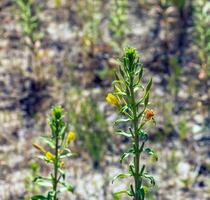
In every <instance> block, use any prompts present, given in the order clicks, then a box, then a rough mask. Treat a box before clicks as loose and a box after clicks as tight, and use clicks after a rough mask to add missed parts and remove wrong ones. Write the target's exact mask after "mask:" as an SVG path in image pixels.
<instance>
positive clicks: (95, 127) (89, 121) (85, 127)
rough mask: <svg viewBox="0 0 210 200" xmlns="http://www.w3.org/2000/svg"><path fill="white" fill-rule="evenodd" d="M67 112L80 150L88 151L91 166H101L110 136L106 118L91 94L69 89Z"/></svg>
mask: <svg viewBox="0 0 210 200" xmlns="http://www.w3.org/2000/svg"><path fill="white" fill-rule="evenodd" d="M70 96H72V97H73V98H71V99H70V105H75V104H76V105H77V106H75V107H74V106H70V107H69V113H70V120H71V122H72V126H73V127H74V129H75V131H76V132H77V134H78V138H79V141H80V143H79V146H80V148H79V149H80V150H81V151H82V153H83V154H84V153H85V152H87V153H88V155H89V156H90V158H91V160H92V163H93V167H94V168H98V167H101V166H103V164H104V163H103V161H104V156H105V154H106V149H107V145H108V141H109V138H110V136H111V134H110V131H109V129H108V124H107V122H106V118H105V116H104V114H103V113H102V111H101V110H100V108H99V106H98V105H97V103H96V101H95V98H94V96H93V95H92V94H84V93H82V91H80V90H79V89H78V88H77V90H71V94H70Z"/></svg>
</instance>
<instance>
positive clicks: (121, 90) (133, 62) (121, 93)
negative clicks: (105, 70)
mask: <svg viewBox="0 0 210 200" xmlns="http://www.w3.org/2000/svg"><path fill="white" fill-rule="evenodd" d="M142 76H143V67H142V65H141V63H140V61H139V56H138V53H137V51H136V50H135V49H134V48H130V47H129V48H126V49H125V53H124V55H123V57H122V59H121V65H120V67H119V70H118V72H116V80H115V81H113V87H114V92H113V93H109V94H108V95H107V97H106V101H107V102H108V103H109V104H111V105H112V106H116V107H117V110H118V112H119V113H120V114H121V115H122V116H123V117H122V118H120V119H117V120H116V122H115V123H116V124H119V123H126V124H127V125H128V129H127V130H122V129H119V130H118V132H117V133H118V134H120V135H122V136H125V137H128V138H130V139H131V143H130V148H129V149H128V151H127V152H125V153H124V154H123V155H122V157H121V161H123V160H124V159H126V158H128V157H131V158H132V159H131V162H130V164H129V166H128V172H127V173H121V174H118V175H117V176H115V177H114V179H113V181H114V180H116V179H124V178H128V177H130V178H132V179H133V182H132V183H131V184H130V187H129V188H128V189H126V190H122V191H119V192H116V193H114V195H113V196H114V198H115V199H119V198H120V196H121V195H122V194H127V195H129V196H130V197H131V198H132V199H133V200H144V199H145V195H146V192H148V188H147V185H148V184H149V183H150V184H151V185H153V186H154V185H155V181H154V178H153V177H152V176H150V175H149V174H148V173H147V170H146V165H145V164H143V161H142V160H141V159H140V158H141V156H142V154H148V155H151V156H153V158H155V159H157V155H156V153H155V151H154V150H153V149H151V148H149V147H147V146H146V142H147V141H148V133H147V132H146V131H145V126H147V123H148V122H150V121H153V122H154V111H152V110H151V109H150V108H149V94H150V88H151V85H152V79H151V80H150V81H148V83H147V85H146V87H144V86H143V84H142V82H141V81H142ZM140 94H141V95H140ZM121 127H122V126H121ZM123 127H124V126H123Z"/></svg>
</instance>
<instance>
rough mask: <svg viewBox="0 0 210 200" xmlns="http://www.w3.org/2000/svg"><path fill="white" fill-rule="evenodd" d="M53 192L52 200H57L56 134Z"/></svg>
mask: <svg viewBox="0 0 210 200" xmlns="http://www.w3.org/2000/svg"><path fill="white" fill-rule="evenodd" d="M53 181H54V182H53V191H54V192H55V195H54V200H57V183H58V136H57V134H56V141H55V160H54V179H53Z"/></svg>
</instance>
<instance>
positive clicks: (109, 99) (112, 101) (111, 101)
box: [106, 93, 120, 106]
mask: <svg viewBox="0 0 210 200" xmlns="http://www.w3.org/2000/svg"><path fill="white" fill-rule="evenodd" d="M106 101H107V102H108V103H109V104H111V105H114V106H119V105H120V101H119V100H118V98H117V97H116V96H114V95H113V94H112V93H108V95H107V96H106Z"/></svg>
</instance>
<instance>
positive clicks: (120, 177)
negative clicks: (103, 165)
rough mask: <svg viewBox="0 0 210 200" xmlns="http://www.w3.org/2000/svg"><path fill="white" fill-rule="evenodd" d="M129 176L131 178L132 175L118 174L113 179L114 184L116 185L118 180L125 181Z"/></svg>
mask: <svg viewBox="0 0 210 200" xmlns="http://www.w3.org/2000/svg"><path fill="white" fill-rule="evenodd" d="M129 176H131V174H128V173H126V174H125V173H122V174H118V175H116V176H115V177H114V178H113V179H112V183H114V181H115V180H117V179H124V178H127V177H129Z"/></svg>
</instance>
